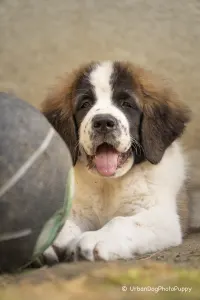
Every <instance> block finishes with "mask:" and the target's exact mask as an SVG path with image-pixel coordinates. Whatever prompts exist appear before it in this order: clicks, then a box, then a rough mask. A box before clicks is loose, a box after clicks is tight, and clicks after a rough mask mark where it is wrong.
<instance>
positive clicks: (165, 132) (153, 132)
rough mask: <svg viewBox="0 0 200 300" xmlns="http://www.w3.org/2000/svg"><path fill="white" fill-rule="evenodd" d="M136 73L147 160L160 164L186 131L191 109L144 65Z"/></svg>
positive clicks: (142, 137) (142, 134) (142, 135)
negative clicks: (146, 69)
mask: <svg viewBox="0 0 200 300" xmlns="http://www.w3.org/2000/svg"><path fill="white" fill-rule="evenodd" d="M135 74H136V81H137V85H138V86H139V89H138V93H139V102H140V103H139V105H140V106H141V109H142V111H143V120H142V126H141V140H142V141H141V142H142V146H143V149H144V154H145V157H146V159H147V160H148V161H150V162H151V163H152V164H157V163H159V162H160V160H161V159H162V157H163V154H164V152H165V150H166V149H167V147H169V146H170V145H171V144H172V143H173V142H174V141H175V140H176V139H177V138H179V137H180V136H181V135H182V133H183V132H184V129H185V126H186V124H187V123H188V122H189V121H190V110H189V108H188V107H187V106H186V105H185V104H184V103H181V102H180V101H179V99H178V96H177V95H176V94H175V93H174V92H173V91H172V89H171V87H170V86H169V85H168V83H167V82H166V81H164V80H162V79H160V78H156V77H155V76H154V75H153V74H152V73H151V72H150V71H145V70H144V69H142V68H138V69H135Z"/></svg>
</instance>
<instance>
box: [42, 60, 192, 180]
mask: <svg viewBox="0 0 200 300" xmlns="http://www.w3.org/2000/svg"><path fill="white" fill-rule="evenodd" d="M156 84H157V86H156ZM43 112H44V114H45V115H46V116H47V118H48V119H49V121H50V122H51V123H52V125H53V126H54V127H55V128H56V129H57V131H58V132H59V133H60V134H61V136H62V137H63V138H64V140H65V141H66V143H67V145H68V147H69V148H70V151H71V154H72V157H73V158H74V163H76V160H77V159H79V160H81V161H82V163H84V164H85V166H86V167H87V168H88V170H89V171H90V172H93V173H95V174H98V175H100V176H104V177H118V176H122V175H124V174H125V173H126V172H128V171H129V170H130V168H131V167H132V166H133V165H134V164H135V163H138V162H141V161H143V160H144V159H147V160H149V161H150V162H151V163H158V162H159V161H160V160H161V158H162V156H163V154H164V151H165V149H166V148H167V147H168V146H170V144H171V143H172V142H173V141H174V140H175V139H176V138H177V137H179V136H180V135H181V133H182V132H183V129H184V127H185V123H187V122H188V121H189V117H188V110H187V108H186V107H184V106H183V104H180V103H179V102H178V101H177V100H176V99H175V95H174V94H173V93H172V92H171V90H170V89H169V88H167V87H166V86H163V85H162V84H161V85H160V84H159V83H157V82H156V81H155V79H154V78H153V75H152V74H151V73H150V72H147V71H144V70H143V69H141V68H137V67H135V66H133V65H130V64H125V63H120V62H102V63H91V64H88V65H85V66H83V67H82V68H80V69H79V70H77V71H75V72H74V73H73V74H71V76H69V78H68V79H67V80H66V81H65V82H64V83H61V86H60V88H59V89H57V90H56V91H55V92H54V93H53V94H52V95H51V96H50V97H48V99H47V100H46V101H45V103H44V106H43Z"/></svg>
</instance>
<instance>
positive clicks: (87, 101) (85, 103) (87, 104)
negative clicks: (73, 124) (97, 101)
mask: <svg viewBox="0 0 200 300" xmlns="http://www.w3.org/2000/svg"><path fill="white" fill-rule="evenodd" d="M90 106H91V104H90V101H89V100H84V101H83V102H82V103H81V105H80V109H83V108H88V107H90Z"/></svg>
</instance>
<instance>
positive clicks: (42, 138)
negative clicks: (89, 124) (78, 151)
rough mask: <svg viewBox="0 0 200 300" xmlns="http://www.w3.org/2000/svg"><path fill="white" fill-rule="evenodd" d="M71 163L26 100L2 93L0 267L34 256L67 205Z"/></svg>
mask: <svg viewBox="0 0 200 300" xmlns="http://www.w3.org/2000/svg"><path fill="white" fill-rule="evenodd" d="M73 180H74V178H73V168H72V160H71V156H70V153H69V151H68V149H67V146H66V144H65V143H64V141H63V140H62V139H61V137H60V136H59V135H58V133H57V132H55V130H54V129H53V128H52V126H51V125H50V124H49V122H48V121H47V120H46V118H45V117H44V116H43V115H42V114H41V113H40V112H39V111H38V110H37V109H35V108H34V107H32V106H31V105H29V104H28V103H26V102H24V101H22V100H20V99H18V98H16V97H15V96H11V95H8V94H5V93H0V271H14V270H17V269H18V268H21V267H23V266H26V265H27V264H29V263H30V262H32V261H33V260H35V259H36V258H37V257H38V256H39V255H40V254H41V253H42V252H43V251H44V250H45V249H46V248H47V247H48V246H49V245H50V244H51V243H52V242H53V240H54V239H55V238H56V236H57V234H58V233H59V231H60V230H61V228H62V226H63V224H64V222H65V220H66V218H67V216H68V214H69V211H70V208H71V201H72V197H73V188H74V182H73Z"/></svg>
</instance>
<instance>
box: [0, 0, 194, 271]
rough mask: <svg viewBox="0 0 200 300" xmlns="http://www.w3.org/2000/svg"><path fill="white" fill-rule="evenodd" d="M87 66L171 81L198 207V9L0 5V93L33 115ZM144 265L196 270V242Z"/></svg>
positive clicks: (181, 5) (108, 2)
mask: <svg viewBox="0 0 200 300" xmlns="http://www.w3.org/2000/svg"><path fill="white" fill-rule="evenodd" d="M91 59H119V60H131V61H133V62H136V63H139V64H142V65H144V66H147V67H149V68H152V69H153V70H155V71H157V72H158V73H161V74H162V75H165V76H167V77H168V78H170V79H172V81H173V82H174V84H175V86H176V88H177V91H178V92H179V93H180V95H181V97H182V99H183V101H185V102H187V103H188V104H189V105H190V107H191V109H192V110H193V121H192V123H191V124H190V126H189V128H188V131H187V133H186V134H185V136H184V138H183V142H184V144H185V148H186V150H187V151H188V153H189V155H190V161H191V172H190V179H191V191H190V195H191V197H193V198H195V199H196V200H197V201H198V199H199V196H200V190H199V188H200V185H199V177H200V149H199V147H200V134H199V129H200V122H199V121H198V118H199V112H200V101H199V97H200V2H199V1H198V0H181V1H180V0H168V1H166V0H151V1H148V0H134V1H133V0H124V1H121V0H101V1H99V0H58V1H54V0H40V1H39V0H0V66H1V68H0V89H1V90H11V91H13V92H15V93H17V95H18V96H21V97H22V98H24V99H26V100H27V101H28V102H30V103H32V104H33V105H35V106H37V107H39V105H40V103H41V101H42V99H43V97H44V95H45V94H46V92H47V89H48V87H49V86H50V85H51V84H52V83H54V81H55V78H56V77H57V76H60V75H62V74H63V73H64V72H66V71H69V70H71V68H73V67H75V66H77V65H78V64H79V63H82V62H85V61H89V60H91ZM148 259H149V258H148ZM151 259H157V260H161V261H168V262H169V263H173V264H175V265H180V266H193V267H195V268H196V267H197V268H198V267H200V235H198V234H194V235H191V236H189V238H188V239H186V240H185V241H184V243H183V245H182V246H180V247H177V248H174V249H171V250H169V251H164V252H163V253H157V254H156V255H154V256H153V257H152V258H151ZM80 268H81V267H80ZM76 270H77V271H76V272H77V273H78V272H79V271H80V270H79V268H78V267H77V269H76Z"/></svg>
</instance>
